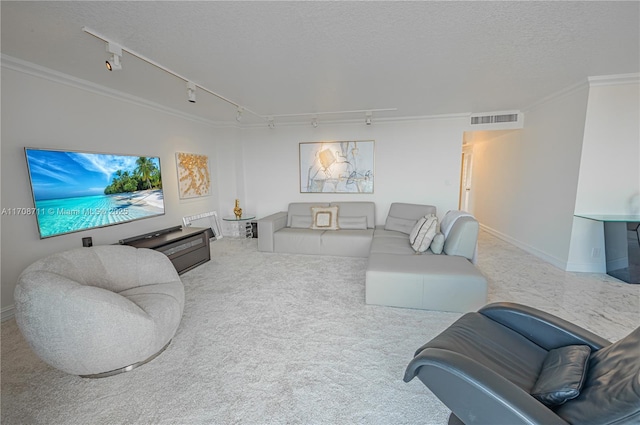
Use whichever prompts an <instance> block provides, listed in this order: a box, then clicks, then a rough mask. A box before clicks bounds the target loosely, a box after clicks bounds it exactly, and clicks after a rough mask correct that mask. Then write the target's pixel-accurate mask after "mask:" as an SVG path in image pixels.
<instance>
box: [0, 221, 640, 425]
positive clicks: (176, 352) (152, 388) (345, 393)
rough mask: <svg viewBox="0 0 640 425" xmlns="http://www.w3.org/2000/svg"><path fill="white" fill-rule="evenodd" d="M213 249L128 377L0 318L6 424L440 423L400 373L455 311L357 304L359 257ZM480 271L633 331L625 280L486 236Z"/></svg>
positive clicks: (526, 293) (505, 286) (583, 318)
mask: <svg viewBox="0 0 640 425" xmlns="http://www.w3.org/2000/svg"><path fill="white" fill-rule="evenodd" d="M212 255H213V257H212V260H211V261H210V262H208V263H206V264H204V265H202V266H200V267H198V268H196V269H194V270H192V271H190V272H188V273H186V274H184V275H183V276H182V279H183V282H184V284H185V291H186V305H185V312H184V316H183V320H182V323H181V325H180V328H179V329H178V332H177V334H176V336H175V337H174V339H173V342H172V343H171V345H170V346H169V347H168V348H167V350H166V351H165V352H164V353H162V354H161V355H160V356H159V357H158V358H156V359H155V360H153V361H152V362H150V363H148V364H146V365H144V366H142V367H140V368H138V369H136V370H134V371H133V372H130V373H125V374H121V375H117V376H114V377H110V378H105V379H98V380H91V379H82V378H79V377H76V376H71V375H67V374H65V373H63V372H60V371H57V370H55V369H53V368H51V367H49V366H48V365H46V364H44V363H43V362H41V361H40V360H39V359H38V358H36V357H35V355H34V354H33V353H32V352H31V351H30V349H29V348H28V346H27V345H26V343H25V342H24V340H23V339H22V337H21V335H20V332H19V331H18V329H17V326H16V324H15V320H9V321H7V322H5V323H3V324H2V412H1V421H2V424H120V423H126V424H417V423H422V424H445V423H446V422H447V418H448V414H449V412H448V410H447V409H446V407H444V406H443V405H442V404H441V403H440V402H439V401H438V400H437V399H436V398H435V397H434V396H433V395H432V394H431V393H430V392H429V391H428V389H427V388H426V387H424V386H423V385H422V383H420V382H419V381H418V380H417V379H416V380H414V381H412V382H410V383H408V384H406V383H404V382H403V381H402V376H403V373H404V369H405V367H406V365H407V363H408V362H409V360H410V359H411V358H412V356H413V352H414V351H415V349H417V348H418V347H419V346H420V345H422V344H423V343H424V342H426V341H428V340H429V339H430V338H432V337H434V336H435V335H436V334H437V333H439V332H440V331H441V330H443V329H444V328H446V327H447V326H448V325H449V324H451V323H452V322H453V321H454V320H456V319H457V318H458V317H459V316H460V314H458V313H445V312H436V311H421V310H409V309H398V308H390V307H380V306H370V305H365V304H364V270H365V267H366V264H367V259H364V258H342V257H320V256H304V255H286V254H269V253H261V252H257V250H256V244H255V240H248V241H233V240H229V239H223V240H221V241H217V242H215V243H213V245H212ZM505 264H511V265H510V266H507V265H505ZM479 267H480V268H481V270H482V271H483V273H485V275H487V277H488V278H489V282H490V301H496V300H509V301H519V302H525V301H526V299H531V301H532V302H531V303H529V304H531V305H534V306H536V307H539V308H545V307H548V308H547V310H548V311H550V312H552V313H556V314H557V313H558V311H562V310H563V309H568V311H564V312H563V317H565V318H567V319H575V320H577V323H578V324H582V325H585V323H586V324H587V325H589V324H592V325H594V326H590V328H591V330H593V331H595V332H597V333H600V334H601V335H602V336H604V337H607V338H612V339H618V338H621V337H622V336H624V335H626V334H627V333H628V331H630V330H632V329H633V328H635V327H636V326H637V323H638V310H637V309H636V310H634V308H635V307H634V306H637V305H638V300H640V291H638V289H640V288H633V287H632V286H633V285H631V286H630V285H626V284H620V283H618V282H617V281H615V280H613V279H610V278H608V277H606V276H604V277H603V275H584V274H567V273H564V272H562V271H560V270H558V269H555V268H553V266H549V265H546V264H545V263H544V262H541V261H539V260H537V259H535V258H534V257H531V256H529V255H528V254H525V253H523V252H522V251H520V250H518V249H516V248H514V247H512V246H510V245H508V244H505V243H504V242H501V241H499V240H497V239H496V238H493V237H492V236H489V235H487V234H486V233H484V232H483V233H481V241H480V262H479ZM532 274H536V276H535V277H534V278H533V279H532ZM509 275H511V276H513V277H512V278H509V277H508V276H509ZM532 280H535V282H536V284H535V285H533V286H531V285H528V284H527V282H531V281H532ZM576 282H578V283H576ZM574 284H576V285H577V284H579V285H583V288H588V289H589V290H594V291H597V294H596V295H597V297H596V298H597V300H598V301H597V303H598V305H600V307H598V306H593V305H590V306H589V307H590V308H593V309H594V311H593V313H589V314H587V313H585V312H584V309H583V308H580V307H579V306H573V307H575V309H572V307H571V306H569V307H566V306H563V304H564V303H565V301H567V299H568V300H571V297H568V298H567V299H565V300H564V301H563V298H562V297H561V296H560V298H559V291H560V292H561V291H562V289H561V288H569V289H570V290H571V287H572V285H574ZM541 285H543V286H544V285H546V287H547V288H555V289H554V290H553V291H551V292H550V293H548V294H546V295H545V294H544V292H545V291H544V290H543V291H542V292H543V293H541V289H540V286H541ZM635 286H636V287H638V286H640V285H635ZM594 288H595V289H594ZM602 288H605V289H602ZM619 300H625V301H624V303H623V304H622V305H620V304H619V305H618V306H613V305H611V304H613V302H618V301H619ZM594 303H595V301H594ZM602 305H604V307H602ZM610 311H611V312H615V313H616V314H615V317H613V316H611V315H610V314H609V312H610ZM592 318H593V320H592ZM580 322H584V323H580ZM634 324H635V326H633V325H634ZM600 330H604V331H605V332H598V331H600Z"/></svg>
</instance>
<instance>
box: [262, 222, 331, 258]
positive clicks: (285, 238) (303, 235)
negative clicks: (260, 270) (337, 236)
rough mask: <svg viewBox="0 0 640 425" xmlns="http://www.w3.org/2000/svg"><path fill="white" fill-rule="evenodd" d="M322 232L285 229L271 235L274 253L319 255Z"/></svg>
mask: <svg viewBox="0 0 640 425" xmlns="http://www.w3.org/2000/svg"><path fill="white" fill-rule="evenodd" d="M323 233H325V232H324V231H322V230H312V229H292V228H290V227H285V228H283V229H280V230H278V231H277V232H275V233H274V234H273V247H274V252H286V253H289V254H319V253H320V252H322V234H323Z"/></svg>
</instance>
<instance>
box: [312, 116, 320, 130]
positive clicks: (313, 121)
mask: <svg viewBox="0 0 640 425" xmlns="http://www.w3.org/2000/svg"><path fill="white" fill-rule="evenodd" d="M311 125H312V126H313V128H318V118H315V117H314V118H313V119H312V120H311Z"/></svg>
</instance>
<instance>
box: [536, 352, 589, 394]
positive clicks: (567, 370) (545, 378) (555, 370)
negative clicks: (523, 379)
mask: <svg viewBox="0 0 640 425" xmlns="http://www.w3.org/2000/svg"><path fill="white" fill-rule="evenodd" d="M590 354H591V348H590V347H589V346H588V345H568V346H566V347H560V348H556V349H553V350H551V351H549V353H548V354H547V357H546V358H545V359H544V362H543V363H542V371H541V372H540V375H539V376H538V380H537V381H536V383H535V384H534V386H533V388H532V389H531V395H532V396H534V397H535V398H536V399H538V401H540V402H542V403H544V404H545V405H546V406H549V407H551V406H559V405H561V404H563V403H565V402H566V401H567V400H571V399H573V398H576V397H578V395H579V394H580V390H581V389H582V385H583V384H584V381H585V378H586V376H587V364H588V362H589V355H590Z"/></svg>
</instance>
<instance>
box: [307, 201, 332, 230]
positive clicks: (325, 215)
mask: <svg viewBox="0 0 640 425" xmlns="http://www.w3.org/2000/svg"><path fill="white" fill-rule="evenodd" d="M311 217H312V218H313V222H312V224H311V228H312V229H316V230H338V207H337V206H333V207H311Z"/></svg>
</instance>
